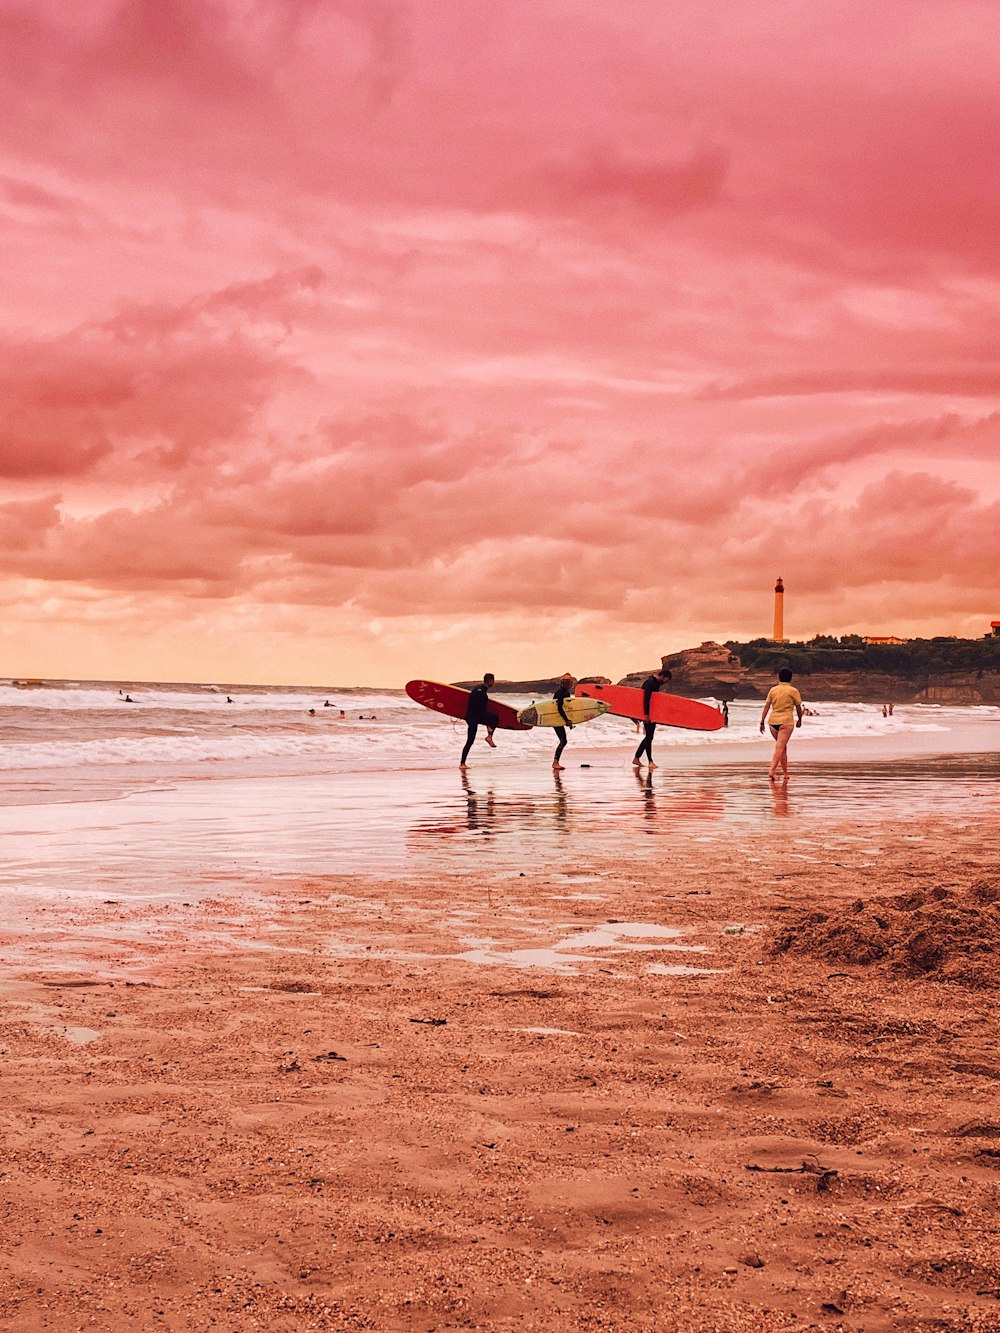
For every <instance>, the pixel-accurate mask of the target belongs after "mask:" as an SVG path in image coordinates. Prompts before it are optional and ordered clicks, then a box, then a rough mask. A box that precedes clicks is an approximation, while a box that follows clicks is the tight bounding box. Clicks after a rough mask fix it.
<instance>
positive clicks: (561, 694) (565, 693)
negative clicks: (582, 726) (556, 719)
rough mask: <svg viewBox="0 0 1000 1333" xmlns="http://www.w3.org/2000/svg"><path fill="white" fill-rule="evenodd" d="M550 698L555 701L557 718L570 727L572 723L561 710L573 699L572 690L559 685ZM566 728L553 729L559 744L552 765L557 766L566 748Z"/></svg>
mask: <svg viewBox="0 0 1000 1333" xmlns="http://www.w3.org/2000/svg"><path fill="white" fill-rule="evenodd" d="M552 697H553V699H555V701H556V708H558V710H559V716H560V717H561V718H562V720H563V721H564V722H565V723H566V727H571V726H572V725H573V723H572V722H571V721H570V720H569V718H568V717H567V716H566V710H565V708H563V704H564V703H565V702H566V700H567V699H571V698H572V697H573V692H572V690H571V689H570V687H569V686H568V685H560V686H559V688H558V689H557V690H556V692H555V694H553V696H552ZM566 727H556V728H555V733H556V739H557V740H558V742H559V744H558V745H557V746H556V753H555V758H554V759H553V760H552V762H553V763H554V764H558V762H559V756H560V755H561V754H562V752H563V750H565V748H566Z"/></svg>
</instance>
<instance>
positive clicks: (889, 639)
mask: <svg viewBox="0 0 1000 1333" xmlns="http://www.w3.org/2000/svg"><path fill="white" fill-rule="evenodd" d="M863 637H864V641H865V643H909V642H910V641H909V639H899V638H897V637H896V635H895V634H865V635H864V636H863Z"/></svg>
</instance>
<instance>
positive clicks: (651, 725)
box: [632, 667, 673, 768]
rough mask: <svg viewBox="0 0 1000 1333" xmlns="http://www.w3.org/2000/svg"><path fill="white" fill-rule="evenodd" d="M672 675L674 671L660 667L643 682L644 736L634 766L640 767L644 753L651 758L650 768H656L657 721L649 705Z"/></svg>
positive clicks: (633, 762) (634, 759) (636, 753)
mask: <svg viewBox="0 0 1000 1333" xmlns="http://www.w3.org/2000/svg"><path fill="white" fill-rule="evenodd" d="M672 677H673V673H672V672H670V671H668V670H667V668H666V667H660V669H659V671H656V672H654V674H653V675H652V676H647V677H646V679H645V680H644V681H643V682H642V711H643V714H644V716H643V719H642V730H643V737H642V743H641V744H640V746H639V748H638V750H636V752H635V757H634V758H633V760H632V766H633V767H634V768H638V767H639V765H640V764H641V763H642V756H643V755H644V754H645V755H646V757H647V759H648V760H649V766H650V768H656V764H654V763H653V737H654V736H655V735H656V723H655V722H654V721H652V719H651V718H650V716H649V705H650V703H651V702H652V699H653V695H654V694H656V693H657V692H658V691H659V690H661V689H662V688H663V686H664V685H666V683H667V681H668V680H671V679H672Z"/></svg>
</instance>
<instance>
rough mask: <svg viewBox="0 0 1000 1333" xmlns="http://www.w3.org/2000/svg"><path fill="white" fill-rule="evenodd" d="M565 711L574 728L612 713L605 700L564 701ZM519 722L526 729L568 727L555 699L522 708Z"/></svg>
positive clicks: (544, 700)
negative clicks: (604, 714) (603, 714)
mask: <svg viewBox="0 0 1000 1333" xmlns="http://www.w3.org/2000/svg"><path fill="white" fill-rule="evenodd" d="M563 710H564V711H565V713H566V716H567V717H568V718H569V720H570V722H572V724H573V726H574V727H575V726H578V725H579V724H580V723H581V722H592V721H593V720H594V718H595V717H600V716H601V714H602V713H609V712H610V711H611V709H610V708H609V707H608V705H607V704H606V703H605V702H604V700H603V699H564V700H563ZM517 720H518V722H523V723H524V725H525V726H526V727H564V726H565V725H566V724H565V722H564V721H563V719H562V717H561V715H560V713H559V708H558V706H557V704H556V701H555V699H543V700H542V702H541V703H537V704H531V706H530V707H528V708H522V709H521V710H520V711H519V712H518V715H517Z"/></svg>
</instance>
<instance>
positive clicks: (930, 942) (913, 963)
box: [769, 879, 1000, 990]
mask: <svg viewBox="0 0 1000 1333" xmlns="http://www.w3.org/2000/svg"><path fill="white" fill-rule="evenodd" d="M769 948H770V952H771V953H772V954H783V953H791V954H808V955H809V956H810V957H813V958H819V959H822V960H824V961H825V962H829V963H838V964H849V965H853V966H856V967H869V966H877V967H879V968H880V969H882V970H884V971H887V972H891V973H893V974H895V975H897V976H907V977H924V978H926V979H928V980H933V981H948V982H953V983H955V984H957V985H962V986H970V987H972V988H975V989H983V990H992V989H996V988H997V987H1000V886H998V885H997V884H996V883H995V882H993V881H991V880H985V879H978V880H975V881H973V882H972V883H970V884H966V885H961V886H953V887H950V888H944V887H936V888H930V889H919V890H914V891H913V892H911V893H903V894H897V895H895V896H892V897H889V896H886V897H879V898H872V899H868V900H866V899H863V898H858V899H856V900H855V901H854V902H853V903H849V904H847V905H845V906H843V907H837V908H835V909H833V910H832V911H830V912H815V911H814V912H808V913H805V914H804V915H803V916H802V917H801V918H800V919H799V920H798V921H786V922H785V923H783V925H782V927H781V929H780V930H777V931H775V932H774V933H773V934H772V936H771V938H770V942H769Z"/></svg>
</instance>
